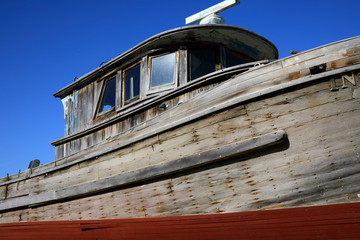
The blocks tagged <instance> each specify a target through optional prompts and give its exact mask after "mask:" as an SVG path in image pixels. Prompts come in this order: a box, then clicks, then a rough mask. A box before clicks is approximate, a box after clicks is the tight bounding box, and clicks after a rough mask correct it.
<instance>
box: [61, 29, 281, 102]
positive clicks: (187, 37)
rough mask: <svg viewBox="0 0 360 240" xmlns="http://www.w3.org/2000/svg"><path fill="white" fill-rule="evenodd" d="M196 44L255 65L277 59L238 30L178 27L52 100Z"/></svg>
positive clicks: (263, 43) (267, 46)
mask: <svg viewBox="0 0 360 240" xmlns="http://www.w3.org/2000/svg"><path fill="white" fill-rule="evenodd" d="M196 44H198V45H201V44H203V45H218V46H219V45H220V46H224V47H227V48H229V49H232V50H234V51H237V52H241V53H243V54H245V55H248V56H250V57H252V58H253V59H254V60H256V61H257V60H263V59H277V58H278V50H277V48H276V47H275V45H274V44H272V43H271V42H270V41H269V40H267V39H265V38H264V37H262V36H260V35H258V34H256V33H253V32H251V31H249V30H246V29H243V28H240V27H236V26H231V25H223V24H221V25H219V24H211V25H193V26H186V27H180V28H176V29H172V30H169V31H165V32H162V33H160V34H157V35H155V36H153V37H150V38H148V39H147V40H145V41H143V42H141V43H140V44H138V45H136V46H135V47H133V48H131V49H130V50H128V51H126V52H124V53H122V54H120V55H119V56H117V57H116V58H114V59H112V60H111V61H109V62H107V63H105V64H104V65H102V66H100V67H99V68H97V69H95V70H93V71H91V72H89V73H87V74H85V75H84V76H82V77H80V78H79V79H78V80H76V81H75V82H73V83H71V84H69V85H68V86H66V87H64V88H63V89H61V90H59V91H57V92H56V93H54V96H55V97H59V98H64V97H66V96H67V95H69V94H71V93H72V92H73V90H76V89H80V88H82V87H84V86H86V85H88V84H90V83H91V82H93V81H95V80H97V79H98V78H99V77H102V76H103V75H104V74H107V73H109V72H111V71H114V70H116V69H119V68H121V67H122V66H124V65H126V64H128V63H130V62H132V61H136V60H139V59H140V58H141V57H143V56H145V55H147V54H151V53H154V52H156V51H159V50H164V49H170V48H172V47H178V46H181V45H183V46H186V45H196Z"/></svg>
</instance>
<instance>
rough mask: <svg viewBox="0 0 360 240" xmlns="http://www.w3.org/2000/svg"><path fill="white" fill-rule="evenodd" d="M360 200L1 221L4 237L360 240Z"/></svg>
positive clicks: (17, 239) (0, 233)
mask: <svg viewBox="0 0 360 240" xmlns="http://www.w3.org/2000/svg"><path fill="white" fill-rule="evenodd" d="M359 219H360V204H359V203H352V204H338V205H328V206H318V207H302V208H290V209H281V210H268V211H255V212H242V213H227V214H212V215H195V216H181V217H165V218H141V219H116V220H93V221H84V220H82V221H53V222H38V223H34V222H33V223H13V224H1V225H0V238H2V239H8V240H21V239H27V240H32V239H36V240H41V239H54V240H56V239H69V240H71V239H77V240H79V239H227V240H228V239H237V240H238V239H359V238H360V220H359Z"/></svg>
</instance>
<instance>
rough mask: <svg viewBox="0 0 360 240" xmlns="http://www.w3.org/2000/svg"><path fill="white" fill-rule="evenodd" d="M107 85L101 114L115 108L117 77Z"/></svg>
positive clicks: (107, 82) (108, 81) (100, 110)
mask: <svg viewBox="0 0 360 240" xmlns="http://www.w3.org/2000/svg"><path fill="white" fill-rule="evenodd" d="M105 84H106V85H105V88H104V92H103V96H102V100H101V105H100V109H99V113H102V112H105V111H106V110H109V109H111V108H113V107H114V106H115V98H116V77H114V78H111V79H109V80H107V81H106V83H105Z"/></svg>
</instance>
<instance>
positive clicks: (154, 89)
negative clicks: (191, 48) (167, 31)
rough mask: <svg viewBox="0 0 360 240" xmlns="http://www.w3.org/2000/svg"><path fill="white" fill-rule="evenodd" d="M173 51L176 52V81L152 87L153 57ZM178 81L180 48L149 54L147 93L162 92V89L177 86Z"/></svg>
mask: <svg viewBox="0 0 360 240" xmlns="http://www.w3.org/2000/svg"><path fill="white" fill-rule="evenodd" d="M172 53H175V67H174V68H175V69H174V81H173V82H172V83H169V84H164V85H161V86H156V87H151V86H150V85H151V71H152V64H151V63H152V61H151V60H152V59H153V58H156V57H161V56H165V55H168V54H172ZM178 81H179V50H178V49H177V50H175V51H167V52H162V53H160V54H156V55H149V56H148V59H147V82H146V89H147V93H146V95H150V94H154V93H157V92H162V91H166V90H170V89H173V88H176V87H177V86H178Z"/></svg>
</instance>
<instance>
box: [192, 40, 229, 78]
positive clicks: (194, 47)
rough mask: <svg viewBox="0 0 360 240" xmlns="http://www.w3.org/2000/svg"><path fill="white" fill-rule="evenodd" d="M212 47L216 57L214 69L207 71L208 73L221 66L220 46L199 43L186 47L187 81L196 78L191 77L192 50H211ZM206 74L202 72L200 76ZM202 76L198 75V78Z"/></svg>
mask: <svg viewBox="0 0 360 240" xmlns="http://www.w3.org/2000/svg"><path fill="white" fill-rule="evenodd" d="M211 49H213V50H214V51H215V58H216V63H215V70H214V71H212V72H209V73H207V74H210V73H213V72H216V71H219V70H221V69H222V68H223V60H222V59H223V57H222V55H223V54H222V53H221V52H222V51H221V49H222V47H221V46H217V45H206V46H200V45H191V46H189V47H188V50H187V51H188V52H187V56H188V69H187V71H188V82H191V81H194V80H196V79H197V78H194V79H192V78H191V72H192V71H191V55H192V53H191V52H192V51H193V50H211ZM207 74H204V75H202V76H205V75H207ZM202 76H200V77H198V78H201V77H202Z"/></svg>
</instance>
